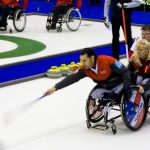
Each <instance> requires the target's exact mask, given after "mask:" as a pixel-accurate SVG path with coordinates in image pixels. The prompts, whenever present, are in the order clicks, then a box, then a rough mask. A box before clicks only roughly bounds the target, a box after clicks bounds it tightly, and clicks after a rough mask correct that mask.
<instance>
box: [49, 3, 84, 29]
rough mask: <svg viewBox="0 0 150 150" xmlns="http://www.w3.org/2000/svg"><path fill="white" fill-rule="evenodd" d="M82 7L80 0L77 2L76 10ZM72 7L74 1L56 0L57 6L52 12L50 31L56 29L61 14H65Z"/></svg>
mask: <svg viewBox="0 0 150 150" xmlns="http://www.w3.org/2000/svg"><path fill="white" fill-rule="evenodd" d="M81 6H82V0H77V8H78V9H80V8H81ZM72 7H74V0H57V4H56V6H55V7H54V9H53V10H52V12H53V19H52V24H51V29H53V30H55V29H56V23H57V21H58V19H59V16H60V15H61V14H65V13H66V12H67V11H68V10H69V9H70V8H72Z"/></svg>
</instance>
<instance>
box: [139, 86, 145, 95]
mask: <svg viewBox="0 0 150 150" xmlns="http://www.w3.org/2000/svg"><path fill="white" fill-rule="evenodd" d="M138 88H139V90H138V91H139V93H140V94H143V93H144V88H143V87H142V86H141V85H138Z"/></svg>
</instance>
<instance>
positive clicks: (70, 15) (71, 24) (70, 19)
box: [65, 8, 82, 31]
mask: <svg viewBox="0 0 150 150" xmlns="http://www.w3.org/2000/svg"><path fill="white" fill-rule="evenodd" d="M75 13H76V14H75ZM75 20H78V22H77V21H76V25H75ZM81 20H82V17H81V13H80V12H79V11H78V10H77V9H74V8H71V9H69V10H68V12H67V13H66V16H65V22H66V25H67V27H68V29H69V30H70V31H77V30H78V29H79V28H80V26H81Z"/></svg>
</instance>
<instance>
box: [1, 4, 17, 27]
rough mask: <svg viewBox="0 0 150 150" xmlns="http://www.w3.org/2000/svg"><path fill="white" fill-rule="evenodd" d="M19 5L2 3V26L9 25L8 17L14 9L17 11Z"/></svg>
mask: <svg viewBox="0 0 150 150" xmlns="http://www.w3.org/2000/svg"><path fill="white" fill-rule="evenodd" d="M17 8H18V7H13V8H12V7H9V6H4V5H0V27H6V26H7V17H8V16H9V15H10V13H11V12H12V11H15V10H16V9H17Z"/></svg>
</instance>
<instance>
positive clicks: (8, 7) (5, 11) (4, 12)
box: [0, 0, 28, 31]
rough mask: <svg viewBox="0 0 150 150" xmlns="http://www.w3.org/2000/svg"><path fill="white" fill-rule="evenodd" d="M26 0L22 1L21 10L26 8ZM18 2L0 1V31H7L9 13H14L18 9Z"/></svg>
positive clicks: (12, 0)
mask: <svg viewBox="0 0 150 150" xmlns="http://www.w3.org/2000/svg"><path fill="white" fill-rule="evenodd" d="M27 3H28V0H23V6H22V7H21V9H22V10H25V9H26V8H27ZM19 6H20V5H19V2H18V0H0V16H1V17H0V31H5V30H7V17H8V16H9V14H10V12H11V11H15V10H16V9H18V7H19Z"/></svg>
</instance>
